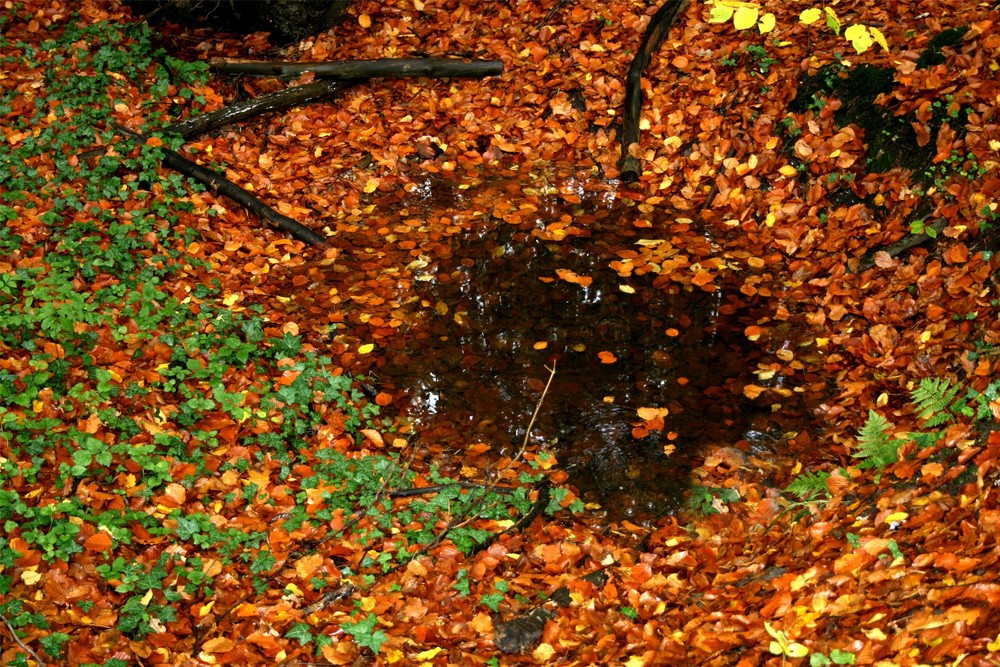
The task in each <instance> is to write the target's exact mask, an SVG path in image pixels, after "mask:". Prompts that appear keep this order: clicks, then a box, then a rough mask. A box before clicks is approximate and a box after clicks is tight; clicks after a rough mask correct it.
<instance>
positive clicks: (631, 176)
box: [618, 0, 688, 183]
mask: <svg viewBox="0 0 1000 667" xmlns="http://www.w3.org/2000/svg"><path fill="white" fill-rule="evenodd" d="M687 3H688V0H665V2H664V3H663V4H662V5H661V6H660V8H659V9H657V10H656V13H655V14H653V18H652V19H650V21H649V26H647V28H646V34H645V35H644V36H643V38H642V44H641V45H640V47H639V51H638V53H636V54H635V58H633V59H632V64H631V65H630V66H629V68H628V76H627V77H626V78H625V118H624V120H623V122H622V141H621V145H622V156H621V160H620V161H619V163H618V166H619V171H620V172H621V175H620V178H621V179H622V180H623V181H625V182H626V183H634V182H635V181H637V180H639V176H640V175H641V174H642V165H641V164H640V162H639V158H638V157H636V156H635V154H634V153H635V151H637V150H638V148H639V115H640V114H641V113H642V74H643V72H645V71H646V67H648V66H649V61H650V59H652V57H653V53H655V52H656V50H657V49H658V48H660V44H661V43H662V42H663V39H664V38H665V37H666V36H667V34H668V33H669V32H670V28H671V27H672V26H673V25H674V21H676V20H677V15H678V14H680V13H681V12H682V11H683V10H684V9H685V8H686V7H687Z"/></svg>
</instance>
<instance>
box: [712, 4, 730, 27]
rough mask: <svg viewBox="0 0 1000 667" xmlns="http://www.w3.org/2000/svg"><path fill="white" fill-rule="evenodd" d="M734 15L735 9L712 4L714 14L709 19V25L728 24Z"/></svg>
mask: <svg viewBox="0 0 1000 667" xmlns="http://www.w3.org/2000/svg"><path fill="white" fill-rule="evenodd" d="M732 15H733V8H732V7H730V6H729V5H724V4H722V3H721V2H713V3H712V13H711V15H710V16H709V17H708V22H709V23H726V22H727V21H729V17H731V16H732Z"/></svg>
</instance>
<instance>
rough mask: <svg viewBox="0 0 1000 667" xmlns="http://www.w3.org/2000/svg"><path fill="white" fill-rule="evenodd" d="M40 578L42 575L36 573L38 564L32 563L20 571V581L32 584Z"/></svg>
mask: <svg viewBox="0 0 1000 667" xmlns="http://www.w3.org/2000/svg"><path fill="white" fill-rule="evenodd" d="M41 578H42V575H40V574H38V566H37V565H32V566H31V567H27V568H25V569H24V571H22V572H21V581H23V582H24V583H26V584H28V585H29V586H34V585H35V584H37V583H38V582H39V581H40V580H41Z"/></svg>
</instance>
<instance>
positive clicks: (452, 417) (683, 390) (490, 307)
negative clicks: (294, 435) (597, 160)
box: [377, 197, 757, 518]
mask: <svg viewBox="0 0 1000 667" xmlns="http://www.w3.org/2000/svg"><path fill="white" fill-rule="evenodd" d="M432 199H433V198H432ZM438 210H440V209H438ZM567 215H569V216H571V219H572V220H573V221H574V223H573V224H574V225H576V226H578V227H579V228H580V229H581V230H582V235H581V236H575V237H569V238H564V239H563V240H559V241H553V240H543V239H542V238H540V237H539V235H538V231H539V230H540V229H541V228H543V227H544V226H545V225H546V224H548V223H551V222H552V221H554V220H559V219H560V218H562V219H564V220H565V217H564V216H567ZM635 215H636V213H635V209H629V208H626V207H622V206H619V205H612V204H609V202H608V201H606V200H605V199H598V198H590V199H584V201H583V202H582V203H578V204H571V203H567V202H565V201H563V200H561V199H558V198H555V197H551V198H546V199H544V200H543V201H539V205H538V207H537V212H536V213H535V214H534V215H533V216H528V219H525V220H522V221H520V222H518V223H517V224H510V223H508V222H504V221H502V220H496V219H494V220H491V221H488V222H486V221H483V222H481V223H480V224H479V225H478V228H477V229H474V230H466V231H464V232H463V233H460V234H457V235H455V236H452V237H450V239H448V240H447V243H446V245H447V247H446V249H445V251H444V252H441V253H439V255H440V256H439V257H438V258H437V259H436V260H435V262H434V263H433V266H431V267H429V269H428V273H427V274H426V275H425V277H426V278H429V279H427V280H423V281H421V280H419V279H418V280H416V281H415V282H414V283H413V289H414V290H415V291H416V293H417V294H418V295H419V297H420V299H421V302H422V306H423V307H422V308H421V309H420V313H421V316H420V317H419V318H416V319H414V321H413V323H412V324H410V325H409V327H408V329H407V330H406V331H404V333H403V334H402V335H401V336H399V337H398V338H397V339H396V340H395V341H394V343H393V345H392V347H391V351H390V353H389V356H388V361H387V364H386V365H385V366H384V367H382V368H379V369H378V371H377V373H378V376H379V381H380V382H381V383H382V385H383V386H385V387H386V388H387V389H393V390H396V391H400V392H402V393H403V394H405V396H406V397H407V399H406V403H405V412H406V414H407V415H408V417H409V419H410V420H411V421H412V423H413V424H414V425H415V426H416V428H417V430H418V432H419V433H420V434H421V437H422V439H423V440H424V441H425V442H427V443H434V444H435V445H444V446H445V447H446V448H447V447H448V446H449V445H451V446H454V447H457V448H461V447H462V446H464V445H467V444H468V443H471V442H476V441H483V442H486V443H489V444H491V445H493V446H494V448H499V449H502V450H504V451H505V453H509V454H512V453H514V452H516V451H517V450H518V448H519V447H520V444H521V442H522V440H523V439H524V437H525V429H526V428H527V426H528V424H529V422H530V421H531V415H532V412H533V411H534V409H535V406H536V404H537V401H538V399H539V395H540V393H541V389H542V387H543V386H544V382H545V380H546V378H547V377H548V372H547V371H546V369H545V367H546V365H550V364H551V363H552V362H553V361H555V362H556V363H557V373H556V376H555V378H554V380H553V383H552V387H551V388H550V390H549V392H548V395H547V396H546V397H545V402H544V405H543V409H542V411H541V414H540V415H539V418H538V420H537V421H536V422H535V425H534V428H533V430H532V433H531V434H530V439H531V440H532V441H533V442H534V443H535V444H540V443H554V448H555V452H556V454H557V456H558V459H559V461H560V464H561V465H562V466H563V467H566V468H567V469H568V471H569V472H570V475H571V482H572V483H573V484H574V485H575V486H577V487H578V488H579V489H580V490H581V492H582V494H583V497H584V499H585V500H588V501H595V502H598V503H600V504H601V505H602V506H604V507H605V508H606V509H607V510H608V513H609V515H611V516H612V517H619V518H620V517H622V516H636V515H645V516H649V515H662V514H665V513H668V512H670V511H673V510H675V509H677V507H678V504H679V495H680V493H681V492H682V491H683V490H684V488H685V486H686V483H687V477H688V471H689V470H690V467H691V465H692V462H693V460H694V457H695V455H696V453H697V451H698V449H699V448H700V447H701V446H702V445H706V444H711V443H726V444H732V443H734V442H736V441H738V440H740V439H741V438H742V437H743V435H742V434H743V433H744V432H745V431H746V430H747V429H748V426H749V422H750V420H751V419H752V417H753V415H754V414H755V412H756V411H757V408H755V407H754V406H752V405H751V404H750V403H749V401H746V400H745V399H744V398H743V397H742V394H741V393H740V391H739V389H740V388H741V387H742V385H743V384H744V383H746V382H749V381H751V380H752V379H753V377H752V376H750V375H749V371H750V370H752V369H755V368H756V365H755V361H754V359H755V358H756V355H757V352H756V350H755V349H754V348H753V347H752V346H751V345H750V344H749V343H748V342H747V341H746V338H745V336H744V334H743V331H744V329H745V327H746V326H747V325H748V324H753V323H755V322H756V319H757V316H756V315H755V314H754V313H753V312H751V311H750V309H749V308H748V307H747V306H746V305H745V304H743V303H742V301H741V298H742V297H741V295H739V293H738V292H735V291H734V292H733V294H732V295H726V294H725V293H724V292H716V293H707V292H703V291H697V292H685V291H683V290H682V289H680V288H679V286H671V285H669V284H668V285H667V286H663V285H661V286H657V287H654V286H653V279H654V278H655V276H653V275H647V276H640V277H630V278H628V279H623V278H621V277H619V276H618V275H617V273H616V272H615V271H613V270H611V269H610V268H609V267H608V264H609V262H611V261H613V260H616V259H619V255H618V254H617V251H618V250H620V249H628V248H634V243H635V241H636V240H638V239H639V238H640V237H642V238H656V232H654V231H653V230H652V229H645V230H642V233H641V234H640V232H639V231H637V230H636V229H635V228H634V227H633V226H632V225H631V223H630V222H629V221H630V220H631V219H632V218H634V216H635ZM670 223H672V221H670V220H664V221H660V223H657V221H654V228H653V229H655V228H656V226H657V224H659V225H660V226H661V227H663V226H667V225H669V224H670ZM557 270H570V271H572V272H574V273H575V274H577V275H580V276H587V277H590V278H592V280H593V282H592V283H591V284H590V285H588V286H587V287H581V286H580V285H577V284H572V283H569V282H566V281H564V280H560V279H557V278H556V276H557ZM540 277H541V278H545V279H549V278H552V279H553V280H546V281H543V280H540V279H539V278H540ZM623 284H624V285H628V287H630V288H632V289H633V290H634V293H626V292H625V291H622V289H621V286H622V285H623ZM671 287H673V289H671ZM668 329H672V330H676V331H672V332H671V333H674V334H675V335H669V334H668V333H667V331H668ZM600 352H610V353H611V354H613V355H614V357H615V358H616V359H617V360H616V361H615V362H614V363H610V364H609V363H604V362H603V361H602V358H601V355H599V353H600ZM640 407H666V408H668V409H669V411H670V414H669V415H668V416H667V417H666V424H665V426H666V427H665V429H664V430H663V431H662V432H656V431H654V432H652V433H650V434H649V435H647V436H645V437H641V438H637V437H635V435H634V434H633V426H634V425H635V424H636V423H638V422H640V421H641V420H640V419H639V418H638V416H637V413H636V409H637V408H640Z"/></svg>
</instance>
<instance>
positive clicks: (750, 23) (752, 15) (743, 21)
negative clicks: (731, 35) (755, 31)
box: [733, 6, 759, 30]
mask: <svg viewBox="0 0 1000 667" xmlns="http://www.w3.org/2000/svg"><path fill="white" fill-rule="evenodd" d="M758 15H759V12H758V11H757V8H756V7H747V6H743V7H740V8H738V9H737V10H736V11H735V12H734V13H733V25H734V26H736V29H737V30H746V29H747V28H752V27H754V26H755V25H756V24H757V17H758Z"/></svg>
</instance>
